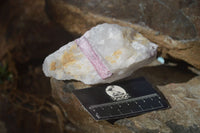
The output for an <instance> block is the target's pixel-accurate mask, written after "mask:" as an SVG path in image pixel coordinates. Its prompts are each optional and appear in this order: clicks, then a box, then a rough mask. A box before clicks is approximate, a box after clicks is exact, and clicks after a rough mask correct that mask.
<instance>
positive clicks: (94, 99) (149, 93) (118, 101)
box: [73, 78, 169, 120]
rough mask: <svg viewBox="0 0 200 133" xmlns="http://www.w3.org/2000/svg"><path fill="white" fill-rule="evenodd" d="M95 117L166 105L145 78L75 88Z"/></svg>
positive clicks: (115, 116)
mask: <svg viewBox="0 0 200 133" xmlns="http://www.w3.org/2000/svg"><path fill="white" fill-rule="evenodd" d="M73 93H74V94H75V95H76V97H77V98H78V99H79V101H80V103H81V104H82V105H83V106H84V107H85V109H86V110H87V111H88V112H89V113H90V114H91V116H92V117H93V118H94V119H95V120H110V119H120V118H125V117H131V116H137V115H140V114H142V113H145V112H150V111H153V110H158V109H165V108H168V107H169V105H168V102H167V101H166V99H165V98H164V97H163V96H162V95H161V94H160V93H158V92H157V91H156V90H155V89H154V88H152V86H151V84H149V83H148V82H147V81H146V80H145V79H144V78H138V79H133V80H129V81H123V82H120V83H114V84H105V85H100V86H94V87H91V88H85V89H81V90H74V91H73Z"/></svg>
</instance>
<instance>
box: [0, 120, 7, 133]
mask: <svg viewBox="0 0 200 133" xmlns="http://www.w3.org/2000/svg"><path fill="white" fill-rule="evenodd" d="M0 133H7V130H6V127H5V124H4V122H2V121H0Z"/></svg>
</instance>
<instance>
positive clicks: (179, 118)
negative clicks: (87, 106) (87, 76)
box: [51, 76, 200, 133]
mask: <svg viewBox="0 0 200 133" xmlns="http://www.w3.org/2000/svg"><path fill="white" fill-rule="evenodd" d="M51 85H52V88H53V90H52V93H53V96H54V98H55V99H56V101H57V102H58V103H59V104H60V106H61V107H62V108H63V110H64V112H65V114H67V115H66V119H69V121H71V123H72V124H73V125H74V126H75V127H78V129H79V130H80V131H82V132H88V133H89V132H99V133H101V132H113V133H114V132H121V133H123V132H124V133H128V132H136V133H138V132H143V133H145V132H161V133H172V132H182V133H198V132H200V126H199V125H200V119H199V116H200V103H199V100H200V76H197V77H195V78H193V79H192V80H190V81H189V82H187V83H177V84H175V83H169V84H167V85H165V86H158V88H159V90H160V91H161V92H162V93H163V94H164V95H165V97H166V99H167V100H168V101H169V103H170V105H171V108H170V109H167V110H160V111H153V112H150V113H146V114H143V115H140V116H137V117H131V118H125V119H120V120H117V121H116V122H115V123H114V124H113V125H112V124H110V123H108V122H107V121H99V122H97V121H95V120H93V119H92V118H91V116H90V115H89V114H88V113H87V112H86V111H85V110H84V108H83V107H82V106H81V104H80V103H79V101H78V100H77V98H76V97H75V96H74V95H73V94H72V93H71V91H72V90H73V89H81V88H85V87H88V86H86V85H85V84H82V83H80V82H77V81H68V82H63V81H57V80H55V79H51Z"/></svg>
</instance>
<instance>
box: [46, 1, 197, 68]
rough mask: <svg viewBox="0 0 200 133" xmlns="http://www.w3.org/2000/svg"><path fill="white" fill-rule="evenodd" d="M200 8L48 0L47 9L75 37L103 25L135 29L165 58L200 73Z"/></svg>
mask: <svg viewBox="0 0 200 133" xmlns="http://www.w3.org/2000/svg"><path fill="white" fill-rule="evenodd" d="M199 5H200V2H199V1H198V0H186V1H182V0H176V1H172V0H170V1H166V0H154V1H153V0H150V1H145V0H142V1H138V0H132V1H124V0H119V1H114V0H111V1H107V0H100V1H93V0H77V1H73V0H57V1H55V0H49V1H47V3H46V7H47V8H46V9H47V13H48V15H49V17H50V18H51V19H52V20H54V21H56V22H57V23H59V24H61V25H62V26H63V27H64V28H65V29H66V30H67V31H70V32H72V33H78V34H83V33H84V32H85V31H87V30H88V29H90V28H91V27H92V26H95V25H97V24H99V23H103V22H107V23H117V24H119V25H122V26H129V27H132V28H134V29H135V30H137V31H139V32H140V33H142V34H143V35H144V36H145V37H147V38H148V39H149V40H150V41H152V42H154V43H156V44H158V45H159V46H160V48H159V49H160V52H161V54H162V56H163V57H165V58H171V57H173V58H176V59H179V60H183V61H185V62H187V63H189V64H191V65H193V66H195V67H196V68H198V69H200V61H199V58H200V52H198V51H199V50H197V49H200V27H199V24H200V15H199V13H200V8H199ZM166 12H167V14H166ZM191 53H192V55H191Z"/></svg>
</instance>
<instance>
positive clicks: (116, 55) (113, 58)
mask: <svg viewBox="0 0 200 133" xmlns="http://www.w3.org/2000/svg"><path fill="white" fill-rule="evenodd" d="M121 54H122V51H121V50H120V49H118V50H116V51H115V52H114V53H113V54H112V56H107V57H105V59H106V60H107V61H109V62H110V63H112V64H114V63H116V62H117V61H116V59H119V57H120V55H121Z"/></svg>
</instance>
